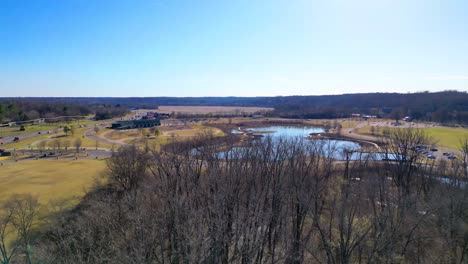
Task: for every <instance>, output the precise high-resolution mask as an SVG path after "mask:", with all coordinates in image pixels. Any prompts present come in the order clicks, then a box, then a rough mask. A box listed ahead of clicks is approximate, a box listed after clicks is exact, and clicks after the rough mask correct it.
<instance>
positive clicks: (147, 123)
mask: <svg viewBox="0 0 468 264" xmlns="http://www.w3.org/2000/svg"><path fill="white" fill-rule="evenodd" d="M160 125H161V121H160V119H159V118H155V119H138V120H121V121H117V122H115V123H112V127H111V128H113V129H132V128H145V127H154V126H160Z"/></svg>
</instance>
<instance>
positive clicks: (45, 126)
mask: <svg viewBox="0 0 468 264" xmlns="http://www.w3.org/2000/svg"><path fill="white" fill-rule="evenodd" d="M97 123H102V121H94V120H79V121H78V120H77V121H70V122H58V123H41V124H24V128H25V130H24V131H20V127H21V126H20V125H16V126H11V127H0V137H6V136H14V135H15V136H16V135H23V134H29V133H35V132H39V131H45V130H54V129H56V128H62V127H64V126H75V127H76V128H78V127H79V126H80V125H90V124H97Z"/></svg>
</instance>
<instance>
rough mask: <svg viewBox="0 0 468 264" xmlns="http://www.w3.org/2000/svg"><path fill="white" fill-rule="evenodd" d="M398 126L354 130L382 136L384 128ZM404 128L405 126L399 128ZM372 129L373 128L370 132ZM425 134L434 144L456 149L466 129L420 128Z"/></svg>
mask: <svg viewBox="0 0 468 264" xmlns="http://www.w3.org/2000/svg"><path fill="white" fill-rule="evenodd" d="M395 129H398V128H395V127H375V126H374V127H373V128H372V127H371V126H364V127H361V128H358V129H355V130H354V132H355V133H358V134H363V135H372V136H382V135H383V132H384V131H385V130H388V131H390V132H391V131H392V130H395ZM401 129H405V128H401ZM372 130H374V131H373V132H372ZM421 130H423V131H424V132H426V134H427V135H428V136H429V137H431V138H432V139H433V140H434V141H435V143H436V144H435V145H436V146H443V147H449V148H454V149H458V148H459V147H460V140H461V139H463V138H464V137H468V129H465V128H452V127H429V128H421Z"/></svg>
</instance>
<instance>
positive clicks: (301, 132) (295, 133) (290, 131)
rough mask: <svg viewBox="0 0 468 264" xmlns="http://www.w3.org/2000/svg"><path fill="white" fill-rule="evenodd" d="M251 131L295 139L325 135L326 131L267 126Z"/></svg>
mask: <svg viewBox="0 0 468 264" xmlns="http://www.w3.org/2000/svg"><path fill="white" fill-rule="evenodd" d="M247 130H249V131H255V132H257V133H255V134H262V131H265V132H272V133H268V134H269V135H271V136H272V137H283V138H293V137H306V136H308V135H310V134H311V133H324V132H325V129H323V128H320V127H311V126H267V127H256V128H249V129H247Z"/></svg>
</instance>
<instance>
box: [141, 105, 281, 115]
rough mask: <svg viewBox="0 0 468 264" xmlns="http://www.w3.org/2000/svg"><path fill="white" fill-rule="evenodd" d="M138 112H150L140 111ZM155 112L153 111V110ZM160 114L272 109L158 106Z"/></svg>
mask: <svg viewBox="0 0 468 264" xmlns="http://www.w3.org/2000/svg"><path fill="white" fill-rule="evenodd" d="M138 111H143V112H147V111H151V110H146V109H140V110H138ZM153 111H155V110H153ZM156 111H158V112H160V113H167V114H170V113H172V112H175V113H181V114H236V113H239V114H240V113H247V114H252V113H257V112H263V113H264V112H269V111H273V108H267V107H238V106H160V107H159V109H158V110H156Z"/></svg>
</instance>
